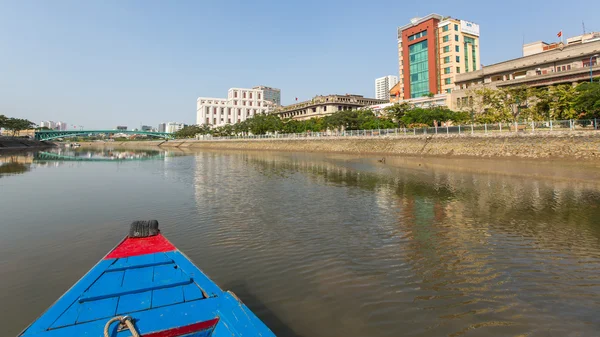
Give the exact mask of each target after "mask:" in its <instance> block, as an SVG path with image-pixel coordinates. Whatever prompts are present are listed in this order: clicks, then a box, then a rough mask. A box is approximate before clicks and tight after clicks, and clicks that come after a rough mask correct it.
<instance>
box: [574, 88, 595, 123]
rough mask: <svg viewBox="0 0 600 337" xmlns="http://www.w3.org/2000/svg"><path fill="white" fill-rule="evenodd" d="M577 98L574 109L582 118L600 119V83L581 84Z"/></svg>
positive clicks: (577, 89)
mask: <svg viewBox="0 0 600 337" xmlns="http://www.w3.org/2000/svg"><path fill="white" fill-rule="evenodd" d="M575 89H576V91H577V97H576V98H575V101H574V102H573V109H574V110H575V111H576V112H577V113H579V116H580V118H584V119H592V118H600V83H598V82H594V83H589V82H585V83H581V84H579V85H578V86H577V87H576V88H575Z"/></svg>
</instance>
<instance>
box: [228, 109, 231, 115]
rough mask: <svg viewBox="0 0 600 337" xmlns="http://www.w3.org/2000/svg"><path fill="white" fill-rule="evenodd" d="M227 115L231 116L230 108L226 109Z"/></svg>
mask: <svg viewBox="0 0 600 337" xmlns="http://www.w3.org/2000/svg"><path fill="white" fill-rule="evenodd" d="M227 115H228V116H231V108H227Z"/></svg>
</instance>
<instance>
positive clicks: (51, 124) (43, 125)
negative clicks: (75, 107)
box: [40, 121, 56, 130]
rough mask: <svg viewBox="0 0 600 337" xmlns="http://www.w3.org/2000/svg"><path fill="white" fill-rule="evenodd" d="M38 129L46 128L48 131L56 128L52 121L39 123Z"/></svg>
mask: <svg viewBox="0 0 600 337" xmlns="http://www.w3.org/2000/svg"><path fill="white" fill-rule="evenodd" d="M40 127H42V128H44V127H46V128H48V129H52V130H54V128H56V123H54V122H53V121H43V122H41V123H40Z"/></svg>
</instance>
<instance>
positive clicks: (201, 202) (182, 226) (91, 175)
mask: <svg viewBox="0 0 600 337" xmlns="http://www.w3.org/2000/svg"><path fill="white" fill-rule="evenodd" d="M55 152H56V151H55ZM377 159H378V158H374V157H355V156H345V155H333V154H329V155H327V154H297V153H268V152H216V151H210V152H208V151H196V152H194V151H188V152H164V151H162V150H161V151H158V150H153V151H148V152H144V151H139V150H138V151H129V152H127V151H112V152H111V151H91V152H90V151H88V150H80V151H78V152H75V153H67V152H64V151H63V152H61V153H58V152H56V153H54V154H42V153H19V154H14V153H13V154H10V155H9V154H5V155H3V156H0V307H1V308H2V310H1V312H2V315H0V327H1V329H2V330H3V332H2V333H1V335H2V336H14V335H16V334H18V333H19V332H20V331H21V330H22V329H23V328H25V327H26V326H27V325H28V324H29V323H30V322H31V321H33V320H34V319H35V318H36V317H37V316H38V315H40V314H41V313H42V312H43V311H44V310H45V309H46V308H47V307H48V306H50V305H51V304H52V303H53V302H54V301H55V300H56V299H57V298H58V297H59V296H60V295H61V294H62V293H64V292H65V291H66V290H67V289H68V288H69V287H70V286H71V285H72V284H73V283H75V282H76V281H77V280H78V279H79V278H80V277H81V276H82V275H83V274H84V273H85V272H87V271H88V270H89V268H91V267H92V266H93V265H94V264H95V263H96V262H97V261H98V260H99V259H101V258H102V257H103V255H104V254H105V253H106V252H107V251H109V250H110V249H111V248H112V247H113V246H114V245H115V244H116V243H117V242H118V241H119V240H120V239H121V238H122V237H123V236H124V235H125V234H126V232H127V229H128V225H129V223H130V222H131V221H132V220H136V219H157V220H158V221H159V222H160V224H161V228H162V230H163V233H164V234H165V235H166V236H167V237H168V238H169V239H170V240H171V241H172V242H173V243H175V245H176V246H178V247H179V248H180V249H181V250H182V251H184V252H185V253H186V254H187V255H188V256H189V257H190V258H191V259H192V260H193V261H194V262H195V263H196V264H197V265H198V266H199V267H200V268H201V269H203V271H204V272H205V273H207V274H208V275H209V276H210V277H211V278H212V279H213V280H214V281H215V282H217V283H218V284H219V285H220V286H221V288H223V289H230V290H232V291H234V292H235V293H236V294H237V295H238V296H239V297H240V298H241V299H242V300H243V301H244V302H245V303H246V304H247V305H248V306H249V307H250V308H251V309H252V310H253V311H254V312H255V313H256V314H257V315H258V316H259V317H260V318H261V319H262V320H263V321H264V322H265V323H266V324H267V325H268V326H269V327H270V328H271V329H272V330H273V331H274V332H275V333H276V334H277V335H278V336H290V337H297V336H327V337H329V336H345V337H353V336H427V337H429V336H598V335H600V316H599V315H598V312H600V184H599V182H600V173H599V172H600V170H599V169H598V166H597V164H593V163H573V162H571V163H540V162H522V161H494V160H467V159H460V160H458V159H452V160H450V159H420V158H404V159H403V158H387V160H386V163H380V162H378V160H377Z"/></svg>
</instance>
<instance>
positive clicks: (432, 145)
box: [82, 131, 600, 159]
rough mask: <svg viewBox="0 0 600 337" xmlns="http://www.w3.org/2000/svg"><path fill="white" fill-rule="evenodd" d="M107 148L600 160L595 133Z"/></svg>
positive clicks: (599, 135)
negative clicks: (157, 147)
mask: <svg viewBox="0 0 600 337" xmlns="http://www.w3.org/2000/svg"><path fill="white" fill-rule="evenodd" d="M105 144H106V145H108V143H105ZM110 144H112V145H116V146H127V147H131V146H160V147H163V148H170V147H173V148H195V149H224V150H227V149H230V150H258V151H295V152H332V153H352V154H381V155H410V156H458V157H488V158H489V157H503V158H510V157H513V158H580V159H600V132H593V131H587V132H578V131H573V132H548V133H542V132H540V133H535V134H525V133H504V134H474V135H470V134H469V135H464V134H463V135H421V136H399V137H352V138H342V137H340V138H338V137H323V138H308V139H307V138H303V139H256V140H214V141H206V140H203V141H199V140H172V141H168V142H164V141H147V142H146V141H140V142H122V143H110ZM82 145H84V144H82ZM85 145H99V144H98V143H88V144H85Z"/></svg>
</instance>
